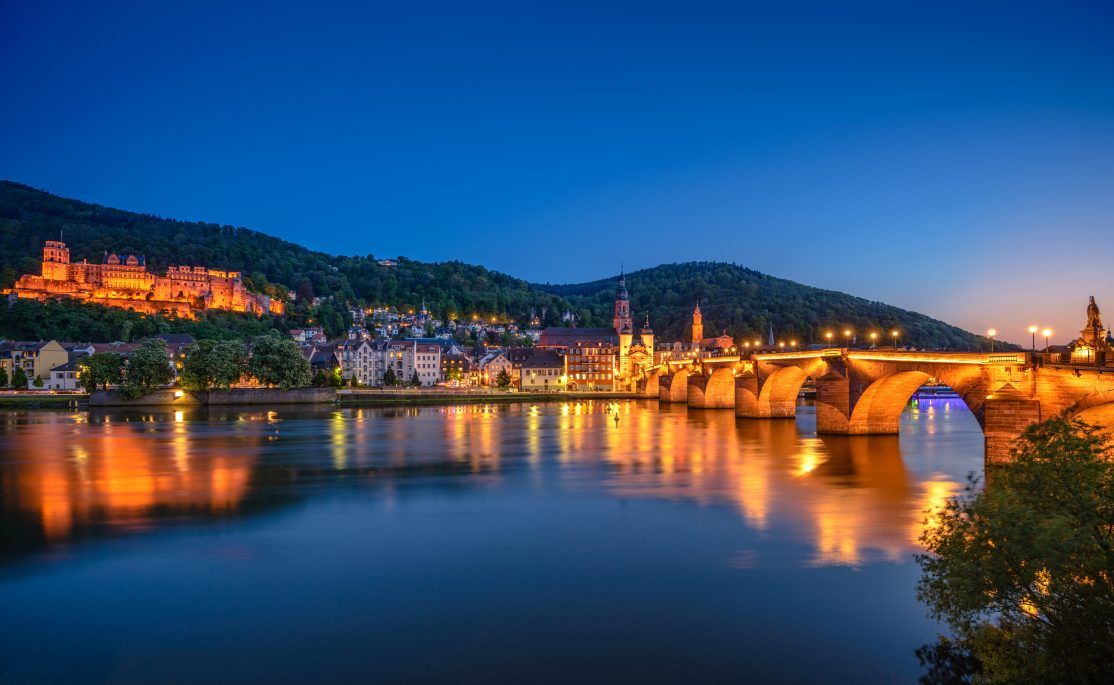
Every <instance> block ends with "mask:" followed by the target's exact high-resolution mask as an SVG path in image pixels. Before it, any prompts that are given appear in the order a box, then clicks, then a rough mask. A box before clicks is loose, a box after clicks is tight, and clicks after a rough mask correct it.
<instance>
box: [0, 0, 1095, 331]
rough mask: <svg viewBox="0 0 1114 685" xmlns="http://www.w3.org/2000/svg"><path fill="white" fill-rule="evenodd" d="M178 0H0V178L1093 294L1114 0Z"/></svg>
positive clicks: (138, 201) (431, 234) (630, 259)
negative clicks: (919, 0) (1, 68)
mask: <svg viewBox="0 0 1114 685" xmlns="http://www.w3.org/2000/svg"><path fill="white" fill-rule="evenodd" d="M178 5H180V6H172V5H171V4H170V3H149V2H113V3H79V2H74V3H52V2H45V1H44V2H35V3H17V2H5V3H0V26H2V27H3V34H4V40H2V41H0V59H2V60H3V63H4V64H5V65H6V66H5V74H4V79H3V82H2V83H3V91H4V97H3V99H2V102H3V103H4V104H3V106H2V108H0V124H2V125H0V177H4V178H9V179H12V180H16V181H20V182H23V183H28V184H30V185H33V186H36V187H41V188H45V189H47V190H50V191H52V192H55V193H58V194H61V195H67V196H72V197H77V198H81V199H85V200H90V201H94V202H100V203H102V204H107V205H111V206H116V207H121V208H124V209H132V210H138V211H147V212H152V213H155V214H160V215H163V216H172V217H177V218H183V219H203V220H209V221H216V222H220V223H230V224H237V225H246V226H250V227H252V228H256V229H259V230H262V231H266V232H268V233H272V234H275V235H279V236H282V237H284V238H288V239H290V240H293V241H296V242H299V243H302V244H305V245H308V246H310V247H313V248H317V249H322V250H326V251H328V252H334V253H345V254H367V253H373V254H375V255H378V256H394V255H398V254H404V255H407V256H410V257H413V258H417V259H424V260H444V259H461V260H464V261H467V262H474V263H482V264H484V265H487V266H489V267H492V268H496V269H499V270H502V271H506V272H509V273H512V274H515V275H517V276H521V277H524V278H528V279H531V280H537V281H552V282H569V281H583V280H590V279H595V278H600V277H604V276H608V275H611V274H613V273H615V272H616V271H617V269H618V265H619V263H620V261H622V262H623V263H625V265H626V267H627V268H628V270H629V269H637V268H641V267H648V266H653V265H656V264H659V263H662V262H671V261H684V260H703V259H716V260H725V261H734V262H737V263H740V264H744V265H746V266H749V267H752V268H755V269H759V270H761V271H764V272H766V273H770V274H773V275H777V276H782V277H786V278H792V279H794V280H797V281H801V282H804V283H808V284H811V285H817V286H821V287H826V288H833V289H838V290H843V291H847V292H851V293H854V294H857V295H861V296H864V297H868V298H871V299H878V300H883V301H886V302H890V303H893V304H896V305H899V306H903V307H909V308H912V309H917V310H919V311H923V312H925V313H928V314H931V315H933V316H938V317H940V318H944V319H946V320H949V321H952V322H955V323H958V324H960V325H963V326H965V327H967V328H970V329H973V330H985V329H986V328H987V327H988V326H994V327H996V328H998V329H999V330H1000V331H1002V335H1003V336H1004V337H1007V338H1013V339H1015V340H1018V341H1022V340H1024V339H1025V338H1027V337H1028V336H1027V334H1025V333H1024V332H1023V331H1024V328H1025V327H1026V326H1027V325H1028V323H1030V322H1037V323H1040V324H1041V325H1051V326H1053V327H1054V328H1055V329H1056V330H1057V331H1063V332H1064V335H1063V336H1058V337H1063V338H1064V339H1066V338H1067V337H1068V335H1067V332H1068V331H1069V330H1072V329H1077V328H1079V327H1080V326H1081V325H1082V323H1083V322H1082V320H1080V319H1081V317H1082V311H1083V307H1084V306H1085V304H1086V296H1087V295H1090V294H1094V295H1096V297H1097V298H1098V299H1099V303H1100V304H1106V306H1107V308H1108V309H1109V311H1110V314H1109V315H1108V318H1112V317H1114V278H1112V273H1111V272H1112V269H1111V264H1112V261H1114V6H1112V5H1110V4H1109V3H1102V2H1094V3H1064V2H1058V3H1046V4H1040V5H1038V4H1030V3H1019V2H1012V3H1001V4H993V3H969V2H967V3H955V4H949V3H943V2H933V3H923V4H922V5H921V6H919V7H918V6H914V4H913V3H895V2H892V1H888V2H876V3H832V2H788V3H755V4H748V3H742V2H738V3H707V4H705V3H694V2H689V3H654V2H630V3H602V2H585V3H574V2H561V3H529V2H527V3H523V2H508V3H502V4H499V3H460V2H450V3H443V4H442V3H382V4H379V3H331V2H313V3H306V2H281V1H276V0H272V1H271V2H265V3H264V2H260V3H228V2H194V3H178ZM233 5H234V6H233Z"/></svg>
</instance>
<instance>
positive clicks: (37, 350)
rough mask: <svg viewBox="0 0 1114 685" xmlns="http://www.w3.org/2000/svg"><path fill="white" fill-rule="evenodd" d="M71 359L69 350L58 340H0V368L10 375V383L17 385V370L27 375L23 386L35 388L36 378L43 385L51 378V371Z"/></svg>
mask: <svg viewBox="0 0 1114 685" xmlns="http://www.w3.org/2000/svg"><path fill="white" fill-rule="evenodd" d="M69 361H70V355H69V352H67V351H66V348H64V347H63V346H62V345H61V344H60V343H59V342H58V341H57V340H46V341H42V340H40V341H37V342H20V341H9V342H0V369H3V370H4V371H5V372H6V373H7V376H8V383H10V384H12V385H15V375H16V370H17V369H20V370H22V371H23V374H24V375H25V376H26V377H27V383H26V384H24V385H23V386H22V388H27V389H30V388H35V387H39V386H36V385H35V379H36V378H38V379H40V381H41V383H42V387H45V385H46V382H47V381H48V380H50V371H51V369H55V368H57V367H59V366H62V365H63V364H66V363H68V362H69Z"/></svg>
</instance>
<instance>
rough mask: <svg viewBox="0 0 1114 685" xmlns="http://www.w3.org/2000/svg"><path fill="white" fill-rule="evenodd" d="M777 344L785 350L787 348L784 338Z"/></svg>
mask: <svg viewBox="0 0 1114 685" xmlns="http://www.w3.org/2000/svg"><path fill="white" fill-rule="evenodd" d="M777 346H778V347H780V348H781V349H783V350H784V349H785V341H784V340H782V341H781V342H779V343H778V344H777Z"/></svg>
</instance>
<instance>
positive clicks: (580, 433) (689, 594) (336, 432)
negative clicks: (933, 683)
mask: <svg viewBox="0 0 1114 685" xmlns="http://www.w3.org/2000/svg"><path fill="white" fill-rule="evenodd" d="M616 419H617V420H616ZM901 430H902V434H901V436H900V438H899V437H897V436H882V437H856V438H849V437H837V436H817V434H816V431H815V415H814V414H813V413H811V410H810V408H808V407H804V406H802V407H801V408H800V411H799V416H798V417H797V419H796V420H795V421H792V420H785V419H782V420H765V421H761V420H745V419H736V418H735V417H734V416H733V415H732V412H730V411H723V410H708V411H704V410H696V409H693V410H690V409H687V408H685V407H683V406H671V405H661V406H660V407H659V406H658V403H657V402H636V401H629V402H619V403H616V404H612V403H608V402H579V403H550V404H538V405H530V404H512V405H498V406H495V405H492V406H484V405H465V406H445V407H422V408H405V409H380V408H376V409H320V410H306V409H281V408H280V409H276V410H274V411H269V410H266V409H258V410H250V411H218V410H204V409H199V410H195V411H187V412H96V411H94V412H79V413H66V412H50V411H38V412H0V495H2V501H0V534H2V536H0V619H2V620H0V683H3V684H4V685H11V684H15V683H21V684H22V683H35V684H39V683H104V682H108V683H156V682H158V683H163V682H175V683H193V682H205V683H247V682H265V683H369V682H382V683H392V682H407V683H418V682H429V683H442V682H475V683H491V682H516V683H522V682H530V683H539V682H578V683H586V682H639V683H651V682H727V681H735V682H787V683H788V682H801V683H803V682H846V683H860V682H912V681H915V679H916V677H917V676H918V674H919V666H918V664H917V661H916V659H915V657H914V650H915V649H916V648H917V647H918V646H919V645H921V644H923V643H925V642H929V641H932V640H933V638H934V636H935V635H936V633H937V632H938V631H939V630H940V628H939V627H938V626H936V625H935V624H934V623H933V622H931V621H930V620H928V618H927V617H926V614H925V609H924V607H923V606H922V605H920V604H919V603H918V602H917V600H916V597H915V585H916V580H917V577H918V572H919V571H918V567H917V565H916V563H915V561H914V560H913V556H914V555H915V554H916V553H918V551H919V548H918V545H917V542H916V541H917V537H918V535H919V534H920V532H921V529H922V520H923V518H924V514H923V512H924V511H925V510H926V509H928V508H932V507H936V506H939V505H940V504H941V503H942V502H943V501H944V499H945V498H946V497H948V496H950V495H952V494H954V493H956V492H958V491H960V490H962V488H963V485H964V482H965V479H966V476H967V474H968V473H969V472H977V473H981V472H982V434H981V431H980V429H979V426H978V424H977V423H976V422H975V420H974V418H973V417H972V416H971V414H970V413H969V412H968V411H967V410H966V409H965V408H964V406H963V405H962V403H961V402H959V401H958V400H952V401H951V402H946V401H935V402H931V403H924V404H922V405H921V406H919V407H914V406H911V407H909V408H908V409H907V410H906V412H905V414H904V415H903V417H902V428H901Z"/></svg>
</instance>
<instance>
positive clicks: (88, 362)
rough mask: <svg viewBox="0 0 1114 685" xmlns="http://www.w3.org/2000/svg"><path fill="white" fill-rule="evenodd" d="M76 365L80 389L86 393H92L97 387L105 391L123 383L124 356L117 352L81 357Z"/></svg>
mask: <svg viewBox="0 0 1114 685" xmlns="http://www.w3.org/2000/svg"><path fill="white" fill-rule="evenodd" d="M77 364H78V367H79V372H78V374H79V376H78V377H79V378H80V379H81V387H83V388H85V391H86V392H93V391H94V390H96V389H97V386H98V385H99V386H100V387H101V388H102V389H107V388H108V386H109V385H119V384H120V383H122V382H123V381H124V355H122V354H120V353H119V352H97V353H96V354H91V355H89V356H87V357H82V358H81V359H79V360H78V362H77Z"/></svg>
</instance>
